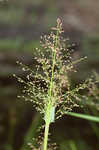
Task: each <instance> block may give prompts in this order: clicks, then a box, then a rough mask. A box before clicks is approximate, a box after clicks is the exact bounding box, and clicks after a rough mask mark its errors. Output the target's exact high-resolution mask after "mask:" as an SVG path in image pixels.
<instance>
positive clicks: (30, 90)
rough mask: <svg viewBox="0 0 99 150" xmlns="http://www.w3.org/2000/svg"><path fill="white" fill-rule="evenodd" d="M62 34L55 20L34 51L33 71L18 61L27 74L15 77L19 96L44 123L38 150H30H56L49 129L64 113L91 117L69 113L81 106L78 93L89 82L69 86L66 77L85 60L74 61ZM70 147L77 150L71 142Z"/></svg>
mask: <svg viewBox="0 0 99 150" xmlns="http://www.w3.org/2000/svg"><path fill="white" fill-rule="evenodd" d="M63 32H64V31H63V28H62V22H61V20H60V19H57V25H56V27H54V28H52V31H51V33H50V34H49V35H44V36H42V37H41V42H40V45H41V47H40V48H37V49H36V50H37V56H35V61H36V67H35V68H33V69H32V68H30V67H28V66H26V65H24V64H22V63H20V62H18V64H20V65H21V67H22V70H23V71H26V74H27V75H26V79H22V78H20V77H17V76H16V75H14V76H15V77H16V78H17V79H18V81H19V82H20V83H22V84H23V85H24V90H23V93H24V94H23V96H21V97H22V98H24V99H25V100H26V101H31V102H33V104H34V106H35V108H36V110H37V111H39V112H40V113H41V115H42V118H43V120H44V126H45V128H44V138H42V137H41V140H40V141H39V142H38V143H39V144H38V148H35V147H34V146H31V144H30V146H31V147H32V149H33V150H37V149H40V150H50V149H51V150H52V149H57V147H56V145H54V148H51V145H50V146H49V144H48V137H49V127H50V124H51V123H52V122H55V120H56V119H59V118H60V117H62V116H63V115H64V114H68V115H72V116H76V117H80V118H86V119H89V120H92V117H90V116H86V117H84V115H80V114H75V113H72V112H71V111H72V109H73V108H74V107H79V106H82V102H81V101H82V98H83V94H80V93H81V91H82V90H84V89H87V88H88V84H89V83H90V82H91V79H86V80H85V81H84V82H83V83H81V84H78V85H77V86H76V87H72V85H71V82H70V80H69V77H68V75H69V74H70V73H71V72H72V71H74V72H76V70H75V65H76V64H77V63H79V62H81V61H83V60H85V58H86V57H84V58H80V59H79V60H74V61H73V58H72V57H71V55H72V52H71V51H69V49H68V47H69V45H68V39H64V38H63V37H62V33H63ZM93 120H96V121H99V118H98V119H97V118H95V117H94V118H93ZM71 147H72V149H76V148H75V146H74V144H73V143H71Z"/></svg>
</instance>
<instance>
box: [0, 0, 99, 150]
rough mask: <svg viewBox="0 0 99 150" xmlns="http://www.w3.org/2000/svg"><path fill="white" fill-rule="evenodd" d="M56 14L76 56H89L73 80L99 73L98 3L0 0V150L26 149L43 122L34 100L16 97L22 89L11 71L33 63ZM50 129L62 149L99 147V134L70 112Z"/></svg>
mask: <svg viewBox="0 0 99 150" xmlns="http://www.w3.org/2000/svg"><path fill="white" fill-rule="evenodd" d="M58 17H59V18H61V20H62V22H63V28H64V31H65V32H64V36H65V37H66V38H70V40H71V42H72V43H75V45H76V46H74V55H73V56H74V57H75V58H78V57H79V56H87V57H88V59H87V61H86V62H84V63H83V65H81V66H79V68H80V71H79V72H78V74H76V75H73V76H72V80H73V82H79V81H80V80H82V79H85V78H86V76H87V75H88V74H90V72H91V70H93V69H94V70H96V71H99V69H98V68H99V67H98V65H99V1H97V0H86V1H82V0H76V1H74V0H61V1H59V0H50V1H49V0H20V1H19V0H0V150H5V149H8V150H10V149H11V148H12V149H13V150H20V149H22V146H23V145H24V144H23V143H24V142H23V141H24V139H25V135H26V134H27V132H28V130H29V127H30V126H31V124H32V125H33V131H34V132H35V130H36V126H39V124H40V123H41V121H40V119H41V118H40V116H39V114H37V113H36V112H35V110H34V108H33V107H32V104H31V103H29V102H24V101H20V100H18V99H17V95H20V93H21V89H22V87H21V86H20V85H19V84H18V83H17V81H16V80H15V79H14V78H13V77H12V74H17V75H19V76H24V74H23V72H22V71H21V70H20V69H19V67H18V66H17V65H16V61H17V60H19V61H21V62H23V63H25V64H27V65H32V64H33V63H34V62H33V59H32V58H33V52H34V51H35V50H34V48H36V47H39V45H40V44H39V40H40V36H41V35H42V34H46V33H48V32H49V31H50V28H51V27H53V26H55V25H56V19H57V18H58ZM79 111H82V110H79ZM95 127H96V126H95ZM60 131H61V132H60ZM51 132H52V134H53V135H54V136H53V140H55V141H57V143H59V147H60V150H78V149H79V150H98V149H99V147H98V144H99V143H98V140H99V134H98V135H96V134H95V132H94V131H93V128H92V126H91V125H90V123H89V122H87V121H84V120H80V119H76V118H72V117H67V116H66V117H63V118H62V119H61V120H60V121H57V122H56V123H55V124H54V125H53V128H52V129H51ZM97 132H99V130H97ZM73 146H74V147H73ZM73 148H75V149H73ZM24 149H25V148H24ZM26 149H28V148H26Z"/></svg>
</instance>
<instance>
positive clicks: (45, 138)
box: [43, 122, 50, 150]
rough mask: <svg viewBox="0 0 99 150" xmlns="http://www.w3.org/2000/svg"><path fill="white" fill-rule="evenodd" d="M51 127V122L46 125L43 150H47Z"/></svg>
mask: <svg viewBox="0 0 99 150" xmlns="http://www.w3.org/2000/svg"><path fill="white" fill-rule="evenodd" d="M49 125H50V122H46V124H45V133H44V149H43V150H47V143H48V133H49Z"/></svg>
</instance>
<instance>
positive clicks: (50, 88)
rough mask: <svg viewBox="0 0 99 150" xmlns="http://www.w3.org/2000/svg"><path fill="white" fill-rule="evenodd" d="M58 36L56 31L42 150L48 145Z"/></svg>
mask: <svg viewBox="0 0 99 150" xmlns="http://www.w3.org/2000/svg"><path fill="white" fill-rule="evenodd" d="M58 34H59V31H58V30H57V33H56V42H55V47H54V52H53V54H52V55H53V64H52V74H51V81H50V87H49V91H48V94H49V101H48V104H47V106H46V108H47V109H46V118H45V132H44V145H43V150H47V143H48V133H49V126H50V123H51V118H50V117H51V107H52V103H53V102H52V101H51V97H52V90H53V77H54V67H55V61H56V48H57V44H58Z"/></svg>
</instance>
